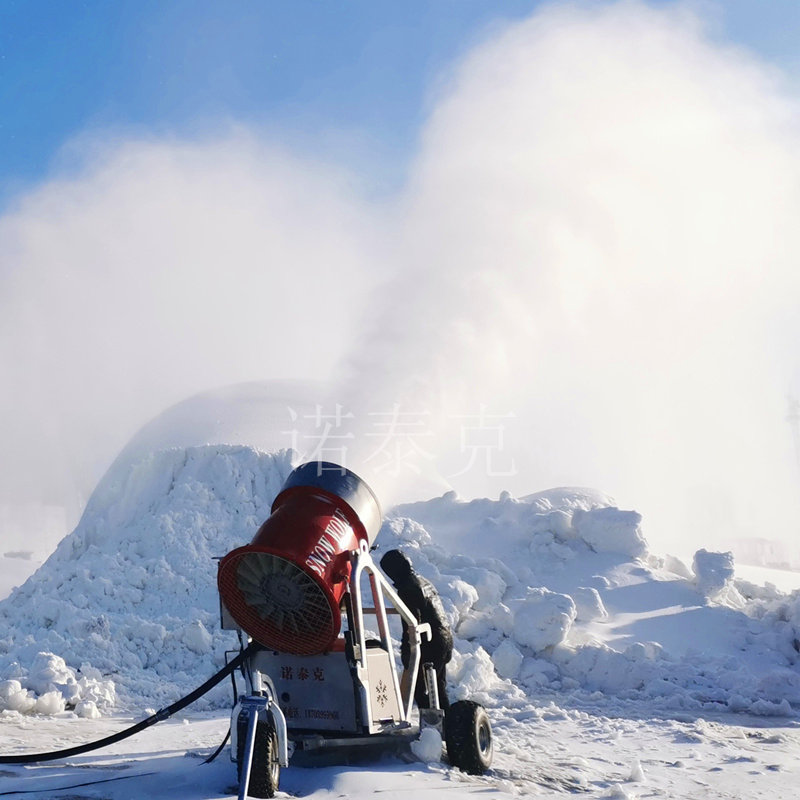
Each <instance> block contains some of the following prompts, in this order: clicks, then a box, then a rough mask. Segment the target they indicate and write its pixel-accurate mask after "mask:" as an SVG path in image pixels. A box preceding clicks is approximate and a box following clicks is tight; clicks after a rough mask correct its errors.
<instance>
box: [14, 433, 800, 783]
mask: <svg viewBox="0 0 800 800" xmlns="http://www.w3.org/2000/svg"><path fill="white" fill-rule="evenodd" d="M291 468H292V463H291V454H290V453H289V452H286V451H282V452H277V453H271V454H265V453H261V452H258V451H256V450H254V449H252V448H250V447H246V446H224V445H214V446H205V447H195V448H177V449H172V450H165V451H158V452H154V453H150V454H148V455H147V456H145V457H143V458H141V459H140V460H138V461H136V462H135V463H132V464H128V465H125V466H124V468H122V467H120V466H119V465H118V466H117V468H116V469H112V470H111V471H110V472H109V474H108V475H107V476H106V478H105V479H104V480H103V481H102V482H101V484H100V485H99V486H98V487H97V490H96V491H95V493H94V495H93V496H92V498H91V500H90V502H89V504H88V507H87V509H86V512H85V513H84V515H83V518H82V519H81V521H80V524H79V525H78V527H77V528H76V530H75V531H74V532H73V533H72V534H70V535H69V536H67V537H66V538H65V539H64V540H63V541H62V542H61V544H60V545H59V546H58V548H57V550H56V551H55V553H54V554H53V555H52V556H51V557H50V558H49V559H48V560H47V561H46V562H45V563H44V564H43V566H42V567H41V568H40V569H39V570H38V571H37V572H36V573H35V574H34V575H33V576H32V577H31V578H29V579H28V581H26V582H25V583H24V584H23V585H22V586H21V587H19V588H17V589H16V590H15V591H14V592H13V593H12V594H11V596H10V597H8V598H7V599H6V600H5V601H3V602H2V603H0V732H2V731H6V732H7V733H8V734H9V735H10V736H11V738H10V739H8V738H7V737H6V741H7V742H9V743H10V744H11V746H12V747H14V748H18V749H20V750H24V749H30V747H31V741H32V740H31V737H30V735H29V734H28V733H20V734H19V735H18V734H17V733H15V731H23V732H26V731H28V732H29V731H30V730H31V725H32V724H34V723H35V721H36V720H39V721H40V723H41V724H43V720H46V719H50V720H52V724H53V725H56V724H59V725H60V724H65V723H66V722H67V721H68V720H70V719H72V720H75V722H74V723H73V724H88V723H89V722H90V721H91V720H95V722H94V723H92V724H94V725H99V724H100V723H101V722H102V721H103V720H104V719H108V722H109V723H110V722H111V721H112V719H113V716H114V715H119V714H121V713H127V714H131V713H132V714H134V715H136V716H141V715H142V714H144V713H145V712H146V711H147V710H148V709H153V708H156V707H162V706H164V705H167V704H168V703H171V702H173V701H174V700H176V699H177V698H178V697H180V696H182V695H183V694H185V693H187V692H188V691H190V690H191V689H193V688H195V687H196V686H197V685H199V684H200V683H202V682H203V681H204V680H205V679H206V678H208V677H209V676H210V675H211V674H213V673H214V672H216V671H217V670H218V669H219V668H220V667H221V666H222V664H223V663H224V659H225V651H226V650H230V649H234V648H236V647H237V641H236V638H235V636H234V635H233V634H232V633H231V632H228V631H221V630H220V626H219V610H218V609H219V606H218V602H219V601H218V595H217V591H216V580H215V575H216V562H215V560H214V559H215V558H216V557H219V556H222V555H224V554H225V553H227V552H228V551H229V550H231V549H232V548H234V547H237V546H239V545H241V544H243V543H246V542H248V541H249V540H250V539H251V538H252V536H253V534H254V532H255V530H256V529H257V528H258V526H259V525H260V524H261V522H262V521H263V520H264V519H265V518H266V517H267V516H268V514H269V509H270V505H271V502H272V500H273V498H274V497H275V495H276V494H277V492H278V491H279V489H280V487H281V485H282V484H283V482H284V480H285V478H286V476H287V475H288V474H289V472H290V470H291ZM644 524H645V522H644V521H643V520H642V518H641V516H640V515H639V514H638V513H636V512H635V511H632V510H624V509H618V508H616V507H615V506H614V504H613V501H612V500H611V499H610V498H608V497H606V496H604V495H602V494H600V493H598V492H593V491H590V490H586V489H579V488H575V489H572V488H561V489H556V490H552V491H546V492H538V493H536V494H532V495H528V496H526V497H524V498H522V499H515V498H513V497H511V496H510V495H508V494H507V493H504V494H503V495H502V496H501V497H500V498H499V499H498V500H490V499H477V500H471V501H464V500H462V499H460V498H458V497H457V496H455V494H453V493H449V494H446V495H444V496H442V497H439V498H436V499H433V500H428V501H425V502H417V503H412V504H407V505H403V506H398V507H395V508H394V509H392V510H391V512H390V513H389V514H388V515H387V518H386V520H385V522H384V525H383V527H382V529H381V532H380V534H379V536H378V538H377V540H376V543H377V544H378V546H379V552H378V556H379V555H380V550H386V549H390V548H392V547H400V548H402V549H403V550H404V551H405V552H407V553H408V554H409V555H410V557H411V559H412V561H413V563H414V565H415V567H416V569H417V570H418V571H419V572H420V573H421V574H422V575H424V576H425V577H427V578H429V579H430V580H431V581H432V582H433V583H434V584H435V585H436V586H437V587H438V589H439V591H440V593H441V595H442V600H443V603H444V605H445V608H446V611H447V613H448V615H449V617H450V621H451V623H452V625H453V629H454V631H455V644H456V647H455V654H454V657H453V661H452V663H451V664H450V667H449V673H448V679H449V686H450V695H451V700H455V699H459V698H463V697H469V698H471V699H475V700H478V701H479V702H481V703H483V704H484V705H486V706H487V708H489V710H490V713H491V716H492V719H493V724H494V726H495V730H496V733H497V737H498V743H497V750H498V756H497V761H496V766H495V769H494V770H493V771H492V773H490V776H488V777H487V778H484V779H466V778H465V777H457V778H456V777H454V775H456V774H455V773H451V772H448V771H447V768H446V767H445V766H444V765H442V763H441V762H440V760H439V754H440V752H441V743H440V742H439V741H432V739H433V737H432V736H429V737H428V739H425V740H421V741H420V742H418V743H417V744H416V745H415V749H414V751H413V754H412V755H410V757H411V758H414V757H416V758H417V759H418V762H417V766H415V767H414V768H413V769H415V770H419V769H422V770H423V772H422V776H423V778H424V781H431V782H432V786H433V784H435V782H436V780H437V779H441V776H442V775H444V774H445V773H447V774H448V775H450V778H449V780H456V781H462V780H469V781H472V783H467V784H465V785H464V787H463V788H464V793H465V794H467V793H471V792H472V791H475V786H476V785H477V786H481V785H483V786H484V788H488V786H491V787H492V788H493V790H494V791H495V792H496V793H497V796H504V795H505V794H509V795H513V794H517V793H520V792H522V793H539V792H542V791H549V790H552V791H554V792H555V791H564V790H568V791H581V792H594V794H593V795H592V796H597V797H638V796H647V795H646V793H643V790H642V787H643V786H650V785H651V782H652V781H653V780H654V779H655V780H656V782H657V783H658V784H659V786H662V787H666V788H668V787H669V786H670V785H675V784H674V782H673V784H670V780H671V779H668V778H669V774H668V773H670V770H673V771H674V770H680V769H683V766H682V765H683V764H684V763H686V761H687V760H689V759H692V758H696V757H697V753H698V752H700V751H702V750H703V749H704V748H705V747H708V748H710V749H713V747H717V748H722V747H725V748H727V747H729V746H730V747H731V752H732V753H733V752H737V753H740V755H741V752H743V751H744V750H749V749H758V748H760V747H762V746H764V747H767V749H769V747H768V746H767V745H766V744H765V743H770V742H771V743H773V744H775V747H774V748H773V749H774V750H776V751H778V750H781V748H783V747H784V745H785V749H786V750H787V752H788V751H789V750H790V749H791V748H790V743H791V742H792V741H793V738H792V737H793V736H794V735H795V734H794V729H795V726H796V724H797V721H796V720H797V713H796V710H795V708H796V704H798V703H800V668H799V667H798V658H799V655H798V647H800V644H798V642H799V641H800V632H799V631H798V629H799V628H800V595H799V594H798V593H794V594H791V595H786V594H783V593H781V592H779V591H778V590H777V589H775V588H774V587H772V586H767V587H760V586H756V585H755V584H753V583H749V582H747V581H743V580H740V579H738V578H736V576H735V568H734V564H733V559H732V557H731V556H730V554H727V553H712V552H706V551H704V550H699V551H698V552H697V554H696V556H695V558H694V561H693V565H692V566H691V567H690V566H688V565H686V564H685V563H683V562H681V561H679V560H678V559H676V558H672V557H669V556H663V557H662V556H657V555H654V554H652V553H650V552H649V551H648V548H647V543H646V540H645V537H644V533H643V530H644V528H643V526H644ZM229 702H230V687H229V686H227V685H224V684H223V685H222V686H220V687H218V688H217V689H216V690H215V691H214V692H212V693H211V694H210V695H208V696H207V697H206V698H204V699H203V700H201V701H199V703H197V704H196V705H195V706H194V707H193V708H194V710H195V712H196V713H201V712H205V713H206V715H207V718H213V719H217V721H218V722H219V724H220V725H222V724H223V723H224V720H225V717H226V714H225V711H224V709H226V708H227V707H228V705H229ZM215 713H216V715H217V716H216V717H214V716H213V715H214V714H215ZM208 715H211V716H210V717H208ZM653 717H655V718H656V720H655V721H653V720H652V719H651V718H653ZM109 718H111V719H109ZM641 720H650V721H649V722H646V723H645V722H641ZM706 720H722V721H721V722H706ZM758 720H761V721H762V722H761V723H758ZM209 724H211V723H209ZM641 725H646V730H644V731H641V730H638V728H637V726H641ZM759 725H764V726H772V727H773V728H774V729H775V730H780V731H781V732H780V733H776V734H774V736H775V738H774V739H771V738H770V736H772V734H769V733H763V734H762V733H761V732H760V731H761V728H760V727H758V726H759ZM737 726H739V727H737ZM59 730H60V729H59ZM548 731H551V732H550V733H548ZM737 731H738V732H737ZM59 735H60V736H64V734H63V732H62V733H60V734H59ZM553 735H557V736H562V737H567V738H568V739H569V741H567V738H565V739H563V740H562V741H563V743H564V748H563V750H564V754H565V755H564V757H565V758H566V754H569V757H570V759H571V760H570V761H569V763H568V764H567V762H563V763H562V764H561V765H560V766H559V765H558V763H556V762H557V759H558V753H557V751H558V747H557V746H555V745H554V740H548V741H546V742H543V741H542V737H544V738H545V739H548V737H552V736H553ZM640 735H641V736H645V737H648V736H649V737H651V739H652V741H653V743H654V744H653V746H654V747H657V748H659V750H661V749H663V747H664V743H663V741H662V737H663V736H666V737H667V738H668V739H669V740H670V741H672V743H673V744H672V746H671V748H672V749H671V750H670V753H672V756H673V757H674V762H675V763H674V764H672V766H671V767H670V768H669V769H665V767H664V766H663V764H662V765H661V766H656V767H654V766H653V765H652V763H651V761H652V759H650V760H648V758H647V757H645V755H644V754H643V753H642V751H641V749H640V748H637V747H636V746H635V744H636V740H637V737H639V736H640ZM79 736H80V738H81V739H85V738H96V737H91V736H88V737H87V736H86V734H84V733H80V734H79ZM209 737H210V734H209ZM209 737H207V738H209ZM587 737H588V739H587ZM201 738H202V737H201ZM589 739H591V741H592V742H594V744H595V745H596V744H597V743H598V742H604V743H606V744H607V746H608V748H610V749H611V751H612V754H613V753H617V754H620V755H621V754H622V753H623V752H624V753H625V756H624V759H625V762H624V763H618V762H615V761H614V759H613V755H612V754H609V758H610V759H611V760H610V761H609V762H608V763H609V764H611V763H612V762H613V763H614V764H615V766H614V768H613V770H610V771H609V770H608V769H607V770H606V772H605V773H604V774H603V776H600V777H598V768H597V765H596V764H594V762H593V761H592V759H593V758H594V756H592V755H590V753H589V751H588V750H585V756H578V755H576V754H577V753H578V752H583V751H581V747H582V746H583V745H586V742H587V741H588V740H589ZM628 740H630V741H629V742H628V744H629V745H630V746H629V747H628V748H627V749H626V748H625V747H622V745H621V742H624V741H628ZM729 740H731V741H733V744H732V745H731V744H730V741H729ZM581 742H583V745H581ZM210 743H211V742H210V741H208V742H207V741H206V740H205V739H204V740H203V744H209V745H210ZM576 743H577V744H576ZM712 744H713V746H712ZM745 745H747V747H745ZM587 746H588V745H587ZM770 746H771V745H770ZM737 748H738V749H737ZM4 749H5V748H4ZM40 749H51V748H50V746H49V745H43V747H42V748H40ZM116 752H123V753H124V752H125V751H124V750H123V751H120V750H117V751H116ZM537 753H538V754H539V755H540V756H541V757H543V758H546V759H549V767H548V770H549V771H548V772H547V774H545V773H544V772H542V771H541V769H540V765H539V761H537ZM651 755H653V754H651ZM762 756H763V757H762ZM668 757H669V756H665V758H668ZM735 757H736V758H738V757H739V756H735ZM742 757H743V758H751V756H750V755H746V756H742ZM731 758H734V756H731ZM770 758H771V756H770V757H768V756H767V755H766V754H761V751H760V750H759V755H752V760H751V761H749V762H747V763H751V764H756V763H758V764H760V766H758V769H759V770H761V772H762V773H764V774H766V771H768V770H769V769H771V766H770V764H772V766H775V764H779V763H782V762H781V758H779V757H777V756H776V757H775V758H774V759H773V760H772V761H771V760H770ZM759 759H761V760H759ZM762 761H763V763H762ZM773 761H774V763H773ZM678 762H680V763H681V766H679V764H678ZM736 763H737V764H738V763H740V762H738V761H737V762H736ZM741 763H744V762H741ZM392 764H394V766H392ZM392 764H389V766H386V765H384V766H383V767H381V768H379V769H382V770H384V772H385V771H386V770H388V771H390V772H391V771H392V770H397V765H396V762H392ZM422 764H425V765H427V766H424V767H423V766H420V765H422ZM228 768H230V767H229V765H228ZM211 769H212V768H210V767H209V770H211ZM213 769H217V767H214V768H213ZM754 769H755V767H754ZM783 769H786V767H784V766H780V765H779V766H776V767H775V770H774V771H780V770H783ZM654 771H655V773H656V774H657V776H658V777H657V778H654ZM291 772H292V770H289V771H286V775H287V776H288V775H289V773H291ZM612 773H613V774H612ZM215 774H216V773H215ZM297 774H304V773H297ZM320 774H321V773H320ZM381 774H382V773H381ZM437 776H438V777H437ZM417 778H418V779H420V780H422V779H423V778H420V776H419V775H417ZM229 780H230V779H229ZM286 780H288V781H289V782H290V783H291V780H292V779H291V778H288V777H287V779H286ZM298 780H300V783H301V784H302V779H298ZM309 780H310V781H311V783H313V782H314V780H312V779H309ZM323 780H324V779H323ZM415 780H416V779H415ZM342 781H344V783H343V782H342ZM476 781H477V783H476ZM481 781H484V783H483V784H482V783H481ZM487 781H488V782H489V783H488V784H487V783H486V782H487ZM378 782H379V783H380V781H378ZM418 782H419V781H418V780H417V782H416V783H413V785H414V786H416V785H417V784H418ZM346 783H347V780H346V779H345V778H342V777H336V779H335V780H333V784H329V785H330V786H331V790H333V789H334V788H335V789H336V791H337V792H339V793H341V792H345V793H347V787H346V786H345V784H346ZM401 783H402V781H401ZM138 785H140V784H138ZM286 785H287V786H288V785H289V784H286ZM391 785H392V786H395V785H396V783H392V784H391ZM221 786H222V788H221V789H219V790H215V791H218V792H219V794H220V796H222V795H224V793H225V791H227V790H226V789H225V786H226V784H225V783H224V781H223V784H222V785H221ZM763 786H764V787H767V786H769V787H771V789H770V791H771V795H770V796H771V797H776V796H781V795H780V792H779V791H777V790H776V789H775V785H773V784H768V782H765V783H763ZM228 788H230V786H228ZM431 788H432V787H431ZM666 788H665V791H666ZM51 789H52V787H51ZM413 790H414V789H413V788H409V791H413ZM103 791H106V792H107V791H109V789H108V787H107V786H106V788H104V790H103ZM290 791H291V789H290ZM121 792H123V790H122V789H119V790H118V793H117V794H114V795H113V796H114V797H126V796H128V795H126V794H124V793H121ZM147 792H148V793H150V789H148V790H147ZM231 793H235V790H234V792H231ZM401 794H402V792H399V791H398V796H400V795H401ZM656 794H658V792H656ZM53 796H56V795H53ZM92 796H94V795H92ZM105 796H109V795H105ZM131 796H133V795H131ZM154 796H155V795H154ZM198 796H204V797H212V796H214V797H216V796H218V795H217V794H202V795H198ZM673 796H689V795H673ZM708 796H714V795H712V794H709V795H708ZM720 796H740V795H736V794H734V795H725V794H721V795H720ZM741 796H757V795H756V794H754V793H752V792H751V793H750V794H749V795H741ZM765 796H766V795H765ZM786 796H789V795H786Z"/></svg>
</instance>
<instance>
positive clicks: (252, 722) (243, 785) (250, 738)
mask: <svg viewBox="0 0 800 800" xmlns="http://www.w3.org/2000/svg"><path fill="white" fill-rule="evenodd" d="M266 707H267V698H266V697H246V698H245V699H244V700H243V701H242V711H247V715H248V716H247V736H246V738H245V741H244V752H243V754H242V764H241V780H240V781H239V800H247V787H248V786H249V785H250V770H251V768H252V766H253V748H254V747H255V743H256V729H257V727H258V715H259V712H260V711H262V710H264V709H266Z"/></svg>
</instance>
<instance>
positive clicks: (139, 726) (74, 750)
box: [0, 642, 262, 764]
mask: <svg viewBox="0 0 800 800" xmlns="http://www.w3.org/2000/svg"><path fill="white" fill-rule="evenodd" d="M260 649H262V648H261V645H260V644H258V642H253V643H251V644H250V645H248V646H247V647H246V648H245V649H244V650H242V652H241V653H239V655H238V656H236V658H234V659H233V660H232V661H229V662H228V663H227V664H226V665H225V666H224V667H223V668H222V669H221V670H220V671H219V672H218V673H217V674H216V675H214V676H213V677H211V678H209V679H208V680H207V681H206V682H205V683H204V684H203V685H202V686H198V687H197V688H196V689H195V690H194V691H193V692H190V693H189V694H187V695H186V696H185V697H182V698H181V699H180V700H177V701H176V702H174V703H173V704H172V705H171V706H167V707H166V708H162V709H161V710H160V711H156V713H155V714H153V715H152V716H150V717H148V718H147V719H143V720H142V721H141V722H137V723H136V724H135V725H132V726H131V727H130V728H126V729H125V730H124V731H119V733H114V734H112V735H111V736H106V737H105V738H103V739H97V740H96V741H94V742H88V743H87V744H82V745H79V746H78V747H69V748H67V749H66V750H53V751H51V752H49V753H28V754H27V755H18V756H0V764H35V763H37V762H39V761H54V760H55V759H57V758H69V757H70V756H77V755H81V754H82V753H88V752H89V751H91V750H99V749H100V748H101V747H107V746H108V745H110V744H116V742H121V741H122V740H123V739H127V738H128V737H129V736H135V735H136V734H137V733H140V732H141V731H143V730H144V729H145V728H149V727H150V726H151V725H155V724H156V723H157V722H161V721H162V720H165V719H168V718H169V717H171V716H172V715H173V714H176V713H177V712H178V711H180V710H181V709H182V708H186V706H188V705H191V704H192V703H194V701H195V700H199V699H200V698H201V697H202V696H203V695H204V694H206V693H208V692H210V691H211V689H213V688H214V687H215V686H216V685H217V684H218V683H219V682H220V681H222V680H223V679H224V678H225V677H227V676H228V675H232V674H233V672H234V671H235V670H236V669H238V668H239V666H240V665H241V664H242V663H243V662H244V661H245V659H247V658H248V657H249V656H250V655H251V654H252V653H254V652H256V651H258V650H260Z"/></svg>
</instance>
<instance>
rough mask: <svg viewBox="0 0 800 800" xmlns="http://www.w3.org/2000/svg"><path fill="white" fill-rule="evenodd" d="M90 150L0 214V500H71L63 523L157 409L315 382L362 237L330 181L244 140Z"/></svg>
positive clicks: (358, 275) (332, 176)
mask: <svg viewBox="0 0 800 800" xmlns="http://www.w3.org/2000/svg"><path fill="white" fill-rule="evenodd" d="M85 144H86V143H84V145H85ZM90 144H93V143H90ZM79 145H80V143H79ZM79 149H80V147H79ZM84 151H85V152H83V154H82V157H83V165H82V166H81V167H79V168H78V169H76V170H73V172H72V173H71V175H70V176H68V177H64V178H62V179H57V180H53V181H51V182H49V183H47V184H45V185H43V186H42V187H40V188H39V189H37V190H36V191H33V192H31V193H30V194H29V195H28V196H26V197H23V198H21V200H20V201H19V203H18V207H17V208H16V209H14V210H12V211H10V212H8V213H7V214H6V215H5V216H4V217H3V218H2V219H0V253H2V256H3V261H2V268H1V269H0V288H1V289H2V292H1V293H0V298H1V299H0V384H2V387H3V391H2V396H1V397H0V442H2V445H3V452H2V460H1V461H0V510H1V509H2V507H3V505H4V504H17V505H19V504H22V503H25V502H28V503H31V504H41V503H42V502H45V503H47V502H50V503H54V504H66V505H68V506H69V508H68V519H67V520H66V522H67V523H74V522H75V517H76V514H77V512H78V511H80V509H81V507H82V504H83V501H84V500H85V497H86V494H88V492H89V491H90V490H91V489H92V487H93V485H94V483H95V482H96V480H97V479H98V478H99V476H100V475H102V472H103V470H104V469H105V467H106V466H107V465H108V464H109V463H110V461H111V459H112V458H113V457H114V456H115V455H116V453H117V452H118V451H119V449H120V448H121V447H122V445H124V444H125V442H126V440H127V439H128V438H129V437H130V435H131V434H132V433H133V432H134V431H135V430H136V429H137V428H138V427H139V426H140V425H142V424H143V423H144V422H145V421H147V420H148V419H149V418H150V417H152V416H153V415H155V414H156V413H158V412H160V411H161V410H162V409H163V408H164V407H166V406H167V405H170V404H172V403H174V402H176V401H179V400H182V399H183V398H184V397H186V396H187V395H189V394H193V393H194V392H197V391H200V390H205V389H208V388H212V387H217V386H221V385H225V384H229V383H232V382H238V381H248V380H261V379H264V378H296V377H298V376H309V375H312V376H314V377H322V376H324V375H325V374H326V373H327V371H328V370H329V368H330V365H331V363H333V362H335V360H336V359H337V358H338V357H339V353H340V348H341V347H343V345H342V344H341V343H342V342H346V341H347V340H348V339H349V338H351V336H352V333H351V330H350V328H349V324H350V323H349V319H350V318H349V316H348V315H346V314H340V313H339V309H341V308H343V307H345V306H346V305H348V304H351V303H355V304H356V305H359V303H360V301H359V291H360V288H361V287H362V286H364V285H366V283H367V281H368V276H366V277H365V270H364V269H362V268H361V266H360V263H359V262H360V259H361V258H362V252H361V247H362V245H363V243H364V242H365V241H368V240H369V236H370V233H369V231H371V230H372V226H370V225H369V224H366V225H365V219H368V217H369V214H368V212H367V211H366V210H365V209H363V208H360V207H359V204H358V203H357V202H356V201H355V200H353V199H352V198H351V197H350V194H349V191H348V190H347V188H346V186H345V181H344V179H343V176H342V175H341V174H339V173H337V172H335V171H333V170H331V169H330V168H328V167H325V166H323V165H321V164H317V163H312V162H311V160H309V159H306V160H300V159H298V158H297V157H293V156H292V155H291V154H289V153H287V152H285V151H284V150H281V149H279V148H277V147H273V146H267V145H264V144H263V143H258V142H256V141H255V140H254V139H252V138H250V137H247V136H245V135H243V134H241V133H238V132H234V133H232V134H230V135H229V136H225V137H222V138H220V139H218V140H215V141H209V142H206V143H187V142H180V141H160V142H157V141H127V142H118V141H117V142H114V143H112V144H107V145H106V147H105V148H104V149H102V150H101V151H99V152H98V151H97V150H96V149H93V147H84ZM364 228H366V229H367V231H368V232H367V233H364V232H363V229H364ZM310 231H313V235H310ZM334 318H335V324H336V328H337V329H336V335H335V336H330V335H328V333H327V332H328V330H329V328H330V325H331V319H334ZM194 444H202V442H194ZM287 445H288V440H287ZM32 527H33V525H32ZM12 533H13V531H10V530H8V529H7V528H6V529H4V531H3V532H2V533H0V535H2V536H3V537H4V539H3V541H4V543H5V544H6V545H11V544H12V543H11V542H10V541H8V539H7V538H5V537H7V536H11V535H12ZM61 533H62V535H63V533H64V531H63V530H62V531H61Z"/></svg>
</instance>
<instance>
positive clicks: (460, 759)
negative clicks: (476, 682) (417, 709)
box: [444, 700, 494, 775]
mask: <svg viewBox="0 0 800 800" xmlns="http://www.w3.org/2000/svg"><path fill="white" fill-rule="evenodd" d="M444 731H445V742H446V744H447V757H448V759H449V760H450V763H451V764H452V765H453V766H454V767H458V768H459V769H460V770H461V771H462V772H468V773H469V774H470V775H483V773H484V772H486V770H488V769H489V767H491V766H492V756H493V755H494V744H493V743H492V725H491V723H490V722H489V715H488V714H487V713H486V709H485V708H484V707H483V706H482V705H481V704H480V703H476V702H474V701H472V700H459V701H458V702H456V703H453V705H451V706H450V708H449V709H448V710H447V714H446V716H445V719H444Z"/></svg>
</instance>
